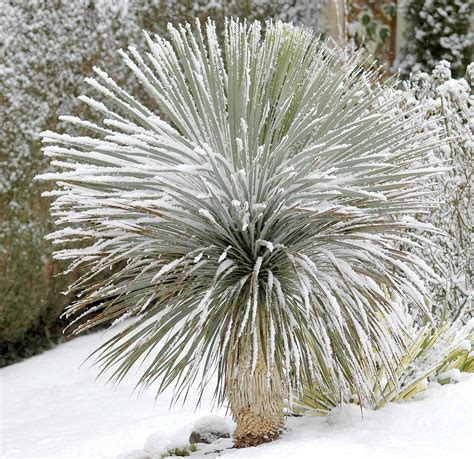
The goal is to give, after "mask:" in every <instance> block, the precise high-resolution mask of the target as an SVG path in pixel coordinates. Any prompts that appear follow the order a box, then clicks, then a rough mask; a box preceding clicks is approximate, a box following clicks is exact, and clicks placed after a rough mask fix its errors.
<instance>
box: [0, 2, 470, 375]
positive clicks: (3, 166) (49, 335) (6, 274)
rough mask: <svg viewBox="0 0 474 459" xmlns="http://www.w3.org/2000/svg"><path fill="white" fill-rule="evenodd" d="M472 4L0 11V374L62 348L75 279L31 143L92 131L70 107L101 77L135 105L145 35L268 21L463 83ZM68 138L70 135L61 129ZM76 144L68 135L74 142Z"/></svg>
mask: <svg viewBox="0 0 474 459" xmlns="http://www.w3.org/2000/svg"><path fill="white" fill-rule="evenodd" d="M473 14H474V2H473V1H470V0H399V1H382V0H381V1H374V0H289V1H281V0H273V1H266V0H211V1H204V0H198V1H192V0H74V1H70V0H0V366H4V365H7V364H9V363H12V362H15V361H17V360H20V359H22V358H25V357H28V356H31V355H34V354H36V353H38V352H41V351H42V350H43V349H45V348H48V347H51V346H52V345H54V344H56V343H58V342H60V341H61V340H64V339H65V337H64V336H63V335H62V329H63V328H64V325H65V322H64V321H63V320H62V319H60V315H61V312H62V310H63V309H64V306H65V305H66V304H67V303H69V302H70V301H71V298H70V297H69V296H68V295H67V294H63V292H66V290H67V286H68V285H69V284H70V283H71V282H72V281H73V280H74V276H75V275H76V274H64V275H59V273H61V271H62V270H63V269H64V266H61V264H59V263H58V262H56V261H54V260H53V259H52V252H53V246H52V244H51V242H50V241H47V240H45V239H44V237H45V235H46V234H48V232H49V231H50V230H51V229H52V221H51V219H50V217H49V215H48V206H49V202H48V199H46V198H42V197H41V193H42V192H43V191H46V190H47V188H46V185H45V184H44V183H37V182H35V181H34V177H35V175H36V174H38V173H40V172H44V171H45V170H47V168H48V161H47V159H46V158H44V157H43V156H42V154H41V141H40V136H39V134H40V132H42V131H44V130H47V129H53V130H56V129H59V130H63V129H65V126H62V122H61V121H60V120H59V116H60V115H64V114H72V115H76V116H81V117H82V116H85V117H86V119H93V117H94V114H93V113H87V114H86V113H85V111H86V110H87V107H86V106H85V104H81V103H80V102H79V101H78V100H77V99H76V97H77V96H79V95H80V94H87V93H88V91H89V89H88V88H87V85H86V84H85V83H84V77H85V76H88V75H90V74H91V72H92V67H93V66H96V65H97V66H100V67H103V68H105V69H106V70H107V72H108V73H109V74H110V75H111V76H112V77H113V78H114V79H115V80H116V81H117V82H118V83H119V84H121V85H122V86H123V87H125V88H126V89H127V90H129V91H131V92H132V93H134V94H137V95H140V96H142V97H143V98H146V96H145V95H141V94H140V93H141V88H140V86H139V84H138V82H137V81H134V79H133V78H131V75H130V74H129V72H128V71H127V69H126V67H125V66H124V65H123V64H122V62H121V59H120V57H119V56H118V54H117V52H116V50H118V49H120V48H125V47H127V46H136V47H138V48H142V49H143V48H145V40H144V36H143V33H142V30H147V31H149V32H151V33H159V34H161V35H166V25H167V23H168V22H171V23H173V24H177V23H180V22H183V21H189V22H194V21H195V20H196V19H198V20H200V21H205V20H206V19H207V18H209V17H210V18H212V19H214V20H215V21H216V24H217V26H218V27H222V25H223V23H224V18H225V17H226V16H236V17H240V18H246V19H247V20H255V19H258V20H266V19H269V18H275V19H280V20H283V21H291V22H293V23H295V24H299V25H304V26H307V27H311V28H313V29H314V30H315V31H316V32H318V33H320V34H322V35H323V36H331V37H333V38H334V39H335V40H337V41H340V42H344V43H352V44H353V45H354V46H356V47H358V48H362V49H363V50H365V52H367V53H368V54H370V55H371V57H370V60H372V61H374V62H375V63H376V65H378V66H380V67H381V69H383V70H384V71H385V72H387V73H388V74H390V73H395V72H400V76H401V77H402V78H404V79H406V78H408V77H409V76H410V74H411V73H413V72H418V71H427V72H431V70H432V69H433V67H434V66H435V65H436V64H437V63H438V62H439V61H441V60H446V61H448V62H450V63H451V74H452V76H453V77H457V78H459V77H463V76H464V75H465V73H466V68H467V66H468V64H469V62H470V61H471V60H472V58H473V51H474V32H473V30H472V28H473V23H474V20H473ZM68 129H69V130H70V128H68ZM75 134H77V132H75Z"/></svg>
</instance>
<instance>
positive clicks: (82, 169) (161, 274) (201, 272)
mask: <svg viewBox="0 0 474 459" xmlns="http://www.w3.org/2000/svg"><path fill="white" fill-rule="evenodd" d="M263 28H265V31H263ZM169 36H170V37H171V38H170V40H169V41H167V40H165V39H163V38H161V37H159V36H157V37H154V38H153V39H152V38H150V37H147V40H148V44H149V47H150V50H149V52H147V53H146V54H145V55H143V56H142V55H141V54H139V53H138V52H137V51H136V50H135V49H134V48H129V53H128V54H127V53H125V52H121V53H122V55H123V58H124V61H125V63H126V64H127V65H128V66H129V67H130V69H131V70H132V71H133V73H134V74H135V75H136V77H137V78H138V80H139V81H140V82H141V83H142V84H143V87H144V89H146V91H147V92H148V94H149V96H150V97H151V98H152V99H153V100H154V101H156V107H155V106H153V107H147V106H145V105H144V104H142V103H141V102H140V101H138V100H136V99H135V98H134V97H133V96H132V95H130V94H128V93H127V92H125V91H124V90H123V89H121V88H120V87H119V86H118V85H117V84H116V83H115V82H114V81H113V80H112V79H111V78H110V77H109V76H108V75H107V74H106V73H105V72H104V71H102V70H100V69H96V73H97V79H92V78H89V79H88V80H87V81H88V82H89V83H90V84H91V85H92V86H93V87H94V88H96V89H97V91H98V93H99V94H100V95H101V97H102V99H101V100H102V101H97V100H93V99H91V98H89V97H82V100H83V101H84V102H85V103H86V104H89V105H90V106H91V107H92V108H93V109H95V110H97V111H98V112H99V113H100V114H102V116H103V123H102V124H100V125H99V124H93V123H91V122H88V121H84V120H80V119H78V118H73V117H64V118H63V119H64V120H66V121H70V122H72V123H74V124H77V125H79V126H82V127H84V128H86V129H89V130H90V132H91V134H90V136H82V137H71V136H68V135H65V134H56V133H53V132H46V133H44V141H45V142H46V143H47V144H48V145H47V146H46V148H45V154H46V155H48V156H51V157H53V158H55V159H54V161H53V164H54V165H56V166H57V167H58V168H59V169H60V171H59V172H57V173H52V174H45V175H43V176H42V178H43V179H46V180H55V181H57V183H58V186H59V189H58V190H56V191H54V192H53V194H54V196H55V201H54V204H53V206H52V212H53V214H54V215H55V216H56V217H57V223H58V224H59V225H65V226H64V227H63V228H62V229H59V230H58V231H56V232H55V233H54V234H52V235H51V238H52V239H54V240H55V242H56V243H60V244H66V245H67V246H68V248H64V249H62V250H59V251H58V252H57V253H56V257H57V258H59V259H69V260H71V269H75V268H76V267H78V266H81V267H83V268H86V270H87V271H88V274H86V275H84V276H83V277H82V278H81V279H80V280H79V281H78V282H76V283H75V284H74V285H73V286H72V287H71V288H72V290H74V291H77V292H78V294H79V295H80V297H79V299H78V300H77V301H76V302H75V303H74V304H72V305H71V306H70V307H69V308H68V310H67V313H66V314H67V315H68V316H71V317H75V322H73V323H75V324H76V327H75V333H79V332H81V331H84V330H86V329H89V328H91V327H93V326H95V325H99V324H106V323H109V322H110V321H114V323H115V322H116V321H118V320H120V319H124V318H128V317H134V318H135V320H134V321H133V322H132V323H130V324H128V325H127V326H126V328H125V329H123V330H122V331H120V332H119V333H118V334H117V335H116V336H114V337H113V338H111V339H109V340H108V341H107V342H106V343H105V344H104V345H103V346H102V347H101V348H100V349H98V350H97V353H96V354H95V356H96V361H97V363H98V364H100V365H101V366H102V371H107V372H109V374H110V375H111V378H113V379H115V380H117V381H120V380H121V379H122V378H123V377H124V376H125V375H126V374H127V373H128V372H129V371H130V369H131V368H132V367H134V365H135V364H140V365H141V367H140V368H141V369H142V373H141V377H140V379H139V384H141V385H142V387H144V388H146V387H148V386H149V385H151V384H152V383H154V382H158V392H161V391H163V390H164V389H165V388H167V387H169V386H170V385H173V387H174V390H175V396H176V399H177V398H179V397H180V396H183V397H184V398H185V397H186V395H187V393H188V391H189V390H194V389H191V388H192V387H196V386H193V384H194V383H195V382H196V383H198V382H199V386H198V389H199V390H202V389H203V388H204V387H205V386H206V385H207V384H208V383H209V382H210V381H211V377H213V375H214V374H217V382H216V390H215V396H216V399H217V401H218V402H219V403H223V402H224V401H225V400H226V399H227V400H228V406H229V408H230V410H231V412H232V414H233V416H234V418H235V420H236V421H237V429H236V433H235V439H234V440H235V445H236V446H238V447H241V446H248V445H256V444H259V443H262V442H266V441H270V440H272V439H274V438H276V437H277V436H278V435H279V433H280V431H281V429H282V427H283V422H284V416H283V413H284V403H285V401H289V402H291V394H292V393H293V391H294V390H301V388H302V386H301V381H302V380H303V377H304V381H305V382H307V383H309V384H311V385H313V386H314V387H331V388H332V390H334V393H333V394H332V396H333V397H334V398H336V399H337V398H338V397H339V395H338V394H340V393H342V388H343V387H344V386H345V385H347V381H348V379H350V380H351V381H354V390H355V391H356V392H358V393H359V394H360V397H364V396H368V395H370V391H371V390H372V387H371V385H370V383H369V381H367V378H366V376H365V375H366V374H367V371H366V370H367V368H370V369H372V370H373V371H375V369H376V368H378V367H384V368H385V371H386V372H387V373H390V372H391V371H395V369H396V363H397V360H399V358H401V357H400V356H402V355H403V352H402V350H403V348H404V346H405V336H404V333H405V326H404V322H403V319H402V318H401V317H399V315H398V314H397V312H396V309H394V308H393V307H392V306H393V304H392V301H391V299H390V296H387V295H386V291H388V290H389V291H392V292H396V293H397V295H398V296H399V297H400V298H402V299H405V300H409V301H410V302H411V303H413V304H416V305H418V307H420V308H422V309H423V310H425V309H426V307H425V297H424V294H425V290H424V287H423V284H422V282H421V281H420V277H421V275H422V273H421V271H423V272H424V270H425V269H426V266H425V264H424V263H423V262H422V261H421V260H420V259H418V258H416V257H415V256H414V255H412V254H410V253H408V252H406V251H403V250H401V249H399V248H397V244H398V243H399V242H400V241H401V240H403V241H408V240H409V239H410V237H409V233H410V231H411V230H412V229H413V228H416V227H418V226H420V225H421V224H420V223H417V222H416V221H415V220H414V219H411V218H410V217H409V216H410V214H413V213H415V212H420V211H422V210H423V208H422V207H423V206H426V205H425V204H423V205H422V204H420V198H419V195H420V193H421V191H420V189H419V186H418V185H419V181H420V177H423V176H425V175H429V174H431V173H432V172H433V171H432V169H417V168H415V167H414V166H413V164H415V162H416V161H417V160H419V158H420V156H421V155H423V154H425V152H427V151H428V150H430V149H431V148H432V144H433V142H434V141H435V140H433V138H434V137H436V136H433V133H430V134H429V135H428V134H426V133H419V130H417V128H416V123H417V119H418V113H417V111H416V110H413V111H411V112H407V113H401V114H399V115H394V113H395V112H394V110H393V107H396V106H397V104H399V102H400V101H399V100H398V99H397V97H393V98H391V99H390V100H386V99H384V95H385V94H386V91H388V90H389V88H390V87H391V86H393V84H395V83H396V82H385V83H383V84H382V83H380V82H378V81H377V76H376V73H375V72H374V71H372V70H363V67H362V64H363V63H362V62H361V58H360V57H359V56H358V55H351V54H348V53H347V52H345V51H343V50H341V49H339V48H337V47H335V46H334V45H333V44H331V43H327V42H321V41H320V40H318V39H316V38H315V37H314V36H313V35H312V33H311V32H310V31H309V30H305V29H302V28H296V27H293V26H291V25H289V24H284V23H281V22H275V23H273V22H268V23H266V24H265V25H264V26H263V25H262V24H260V23H259V22H254V23H251V24H248V23H246V22H238V21H234V20H229V21H228V22H227V23H226V28H225V41H224V44H223V46H222V47H221V46H220V45H219V43H218V40H217V38H216V31H215V26H214V24H213V23H212V22H208V23H207V24H206V26H205V28H204V30H201V28H200V26H199V24H197V25H196V27H195V29H194V30H193V29H192V28H191V26H189V25H185V26H183V27H179V28H173V27H170V28H169ZM406 243H407V244H408V242H406ZM412 243H413V244H417V242H416V241H412ZM84 246H86V247H84ZM329 381H330V385H329V384H328V382H329Z"/></svg>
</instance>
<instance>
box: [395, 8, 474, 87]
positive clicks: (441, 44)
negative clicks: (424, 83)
mask: <svg viewBox="0 0 474 459" xmlns="http://www.w3.org/2000/svg"><path fill="white" fill-rule="evenodd" d="M401 7H402V11H403V15H404V17H405V20H406V22H407V30H406V34H405V39H406V42H405V46H404V48H403V50H402V53H401V57H400V59H399V62H398V65H396V66H395V67H396V68H397V67H398V68H399V69H400V71H401V74H402V75H403V76H404V77H408V76H409V75H410V73H416V72H418V71H424V72H430V71H431V69H433V68H434V67H435V65H436V64H438V63H439V62H440V61H442V60H445V61H448V62H450V63H451V71H452V75H453V77H455V78H460V77H463V76H464V75H465V72H466V68H467V66H468V64H469V63H470V62H471V60H472V56H473V55H474V29H473V27H474V26H473V25H474V3H473V2H472V1H465V0H436V1H426V0H404V1H403V2H401Z"/></svg>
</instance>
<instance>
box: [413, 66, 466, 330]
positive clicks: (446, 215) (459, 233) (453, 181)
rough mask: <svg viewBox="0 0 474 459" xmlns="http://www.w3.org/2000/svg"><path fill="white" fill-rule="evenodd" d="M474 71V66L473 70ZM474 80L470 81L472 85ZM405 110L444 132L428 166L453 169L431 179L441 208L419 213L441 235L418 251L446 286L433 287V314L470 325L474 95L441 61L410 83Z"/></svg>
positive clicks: (424, 126)
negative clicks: (419, 112) (418, 109)
mask: <svg viewBox="0 0 474 459" xmlns="http://www.w3.org/2000/svg"><path fill="white" fill-rule="evenodd" d="M469 70H470V71H471V72H474V64H471V66H470V67H469ZM473 77H474V75H471V76H470V77H468V80H469V79H470V80H471V81H473V80H472V79H473ZM407 90H408V94H409V97H408V99H407V103H406V105H405V108H406V109H409V108H410V107H413V106H420V105H421V106H422V107H423V109H424V111H425V114H426V115H425V117H426V119H425V122H424V123H423V124H422V129H423V130H425V132H430V131H432V132H438V133H439V132H441V134H442V137H443V139H444V144H443V145H442V146H440V147H438V148H435V149H434V150H433V151H432V152H430V154H429V155H427V156H426V157H425V158H424V159H423V163H424V164H425V165H429V164H434V163H443V164H444V165H445V166H446V167H447V168H448V170H447V171H446V172H444V173H441V174H437V175H436V176H433V177H432V178H430V179H429V181H428V184H427V187H428V189H429V191H430V195H429V198H428V199H429V200H430V202H431V203H432V202H433V200H435V202H436V206H435V207H434V208H433V209H432V210H431V212H429V213H427V214H426V213H425V214H420V215H419V216H418V218H419V219H420V220H421V221H424V222H427V223H431V224H432V225H433V226H435V227H436V228H437V229H439V230H441V231H442V233H441V234H425V236H426V237H427V238H428V239H430V241H431V242H434V243H435V245H433V244H429V243H426V244H422V246H421V247H420V248H419V249H417V250H418V253H419V254H420V255H421V256H423V257H424V258H425V260H426V261H427V262H428V263H429V264H430V266H431V267H432V268H433V269H434V270H435V272H436V273H437V274H438V275H439V276H440V278H441V282H434V283H433V282H431V283H429V288H430V290H431V292H432V299H433V311H432V312H433V314H434V316H435V317H436V318H437V319H438V320H439V321H443V320H454V319H456V318H458V317H461V318H462V319H463V320H467V319H468V318H469V317H471V316H472V313H473V309H472V303H471V300H472V295H471V289H472V279H471V276H472V259H471V249H472V243H471V230H472V224H471V216H472V213H471V179H472V155H473V152H474V95H473V94H472V89H471V85H470V84H469V83H468V81H466V80H465V79H453V78H451V71H450V64H449V63H448V62H446V61H442V62H440V63H439V64H438V65H437V66H436V67H435V68H434V70H433V72H432V74H431V75H429V74H427V73H418V74H415V75H414V76H413V77H412V81H411V82H410V83H409V84H408V88H407Z"/></svg>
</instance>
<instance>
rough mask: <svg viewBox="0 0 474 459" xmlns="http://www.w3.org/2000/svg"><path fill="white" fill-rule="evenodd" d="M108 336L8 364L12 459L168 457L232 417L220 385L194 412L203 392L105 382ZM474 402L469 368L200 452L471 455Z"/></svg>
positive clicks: (5, 416)
mask: <svg viewBox="0 0 474 459" xmlns="http://www.w3.org/2000/svg"><path fill="white" fill-rule="evenodd" d="M108 335H109V334H108V333H107V336H108ZM104 339H105V337H104V336H103V333H94V334H91V335H87V336H83V337H79V338H76V339H74V340H73V341H70V342H68V343H65V344H62V345H60V346H58V347H56V348H55V349H53V350H51V351H48V352H45V353H44V354H42V355H39V356H36V357H32V358H30V359H28V360H25V361H23V362H20V363H18V364H15V365H11V366H8V367H6V368H3V369H1V370H0V382H1V392H0V393H1V398H0V400H1V404H0V413H1V414H0V420H1V448H0V457H1V458H2V459H13V458H18V459H29V458H43V459H53V458H55V459H58V458H60V459H66V458H82V459H95V458H116V457H118V456H121V457H127V456H128V457H135V458H141V459H144V458H148V459H158V458H159V457H160V455H161V453H162V452H163V451H164V450H166V449H168V448H171V447H176V446H181V445H182V446H185V445H186V443H187V439H188V436H189V434H190V432H191V429H192V427H193V425H194V423H195V422H196V421H197V422H198V424H199V423H206V422H207V421H206V418H204V419H200V418H202V417H203V416H209V415H210V414H218V415H220V416H224V415H225V409H220V410H217V411H215V410H214V411H213V410H212V401H211V400H212V392H213V387H212V384H210V385H208V387H207V388H206V391H205V394H204V397H203V400H202V404H201V406H200V408H199V409H197V410H196V411H194V406H195V403H196V401H197V394H190V397H189V399H188V402H187V403H186V404H185V405H184V406H181V404H179V405H177V406H175V407H173V408H171V409H170V410H168V408H169V404H170V401H171V397H172V394H171V392H170V391H166V392H165V393H163V394H162V395H160V396H159V397H158V399H157V400H156V403H154V395H155V393H154V391H153V389H152V390H149V391H147V392H145V393H143V395H141V397H140V398H137V396H136V395H132V391H133V387H134V382H136V380H135V379H134V378H133V377H132V376H130V377H128V379H126V380H125V381H124V383H123V384H122V385H120V386H119V387H118V388H112V387H111V386H110V385H105V379H99V380H98V381H96V380H95V376H96V374H97V371H96V369H95V368H90V367H89V364H88V363H86V364H85V365H83V366H81V367H80V368H79V366H80V364H81V363H82V362H83V360H84V358H85V357H86V356H87V355H88V354H89V353H90V352H92V351H93V350H94V349H95V348H96V347H97V346H98V345H99V344H100V343H101V342H103V340H104ZM473 405H474V376H473V375H467V374H462V375H461V378H460V382H459V383H457V384H449V385H444V386H440V385H438V384H432V385H431V386H430V387H429V388H428V390H427V391H426V392H424V393H422V394H421V396H419V397H418V399H417V400H412V401H410V402H405V403H401V404H398V405H389V406H388V407H386V408H384V409H383V410H380V411H375V412H371V411H364V412H363V418H362V417H361V411H360V409H359V408H358V407H357V406H356V405H347V406H343V407H341V408H337V409H336V410H334V411H333V412H331V413H330V414H329V415H328V416H327V417H326V418H323V417H316V416H304V417H301V418H289V419H288V420H287V431H286V432H285V434H284V435H283V437H282V438H281V439H280V440H277V441H275V442H273V443H270V444H266V445H263V446H260V447H257V448H250V449H244V450H238V449H228V448H229V446H230V445H231V442H230V440H220V441H219V442H218V444H213V445H210V446H207V447H203V449H201V450H200V451H198V452H196V453H192V455H191V456H192V457H201V458H208V459H212V458H213V457H216V454H212V453H211V454H209V451H211V450H212V449H213V448H214V449H223V451H222V452H221V453H220V454H221V455H222V456H223V457H229V458H250V459H252V458H271V459H278V458H285V459H287V458H297V459H304V458H311V459H312V458H315V457H320V458H339V457H341V458H343V457H350V458H351V459H357V458H364V459H371V458H374V459H375V458H377V459H378V458H384V459H392V458H393V459H395V458H396V459H399V458H413V459H415V458H416V459H419V458H428V457H429V458H430V459H436V458H443V459H444V458H447V457H449V458H456V459H464V458H466V459H467V458H470V457H473V456H472V453H473V445H472V438H473V436H472V433H473V417H472V413H473V411H474V409H473V408H474V406H473ZM209 419H217V418H207V420H209ZM227 419H228V418H227ZM228 420H229V419H228ZM229 422H231V421H230V420H229ZM206 452H207V453H208V454H205V453H206ZM155 453H156V454H155Z"/></svg>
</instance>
